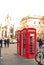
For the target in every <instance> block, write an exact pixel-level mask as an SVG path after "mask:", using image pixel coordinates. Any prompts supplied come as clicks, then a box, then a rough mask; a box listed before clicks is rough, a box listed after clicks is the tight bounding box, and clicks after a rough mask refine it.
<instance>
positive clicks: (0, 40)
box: [0, 39, 2, 47]
mask: <svg viewBox="0 0 44 65" xmlns="http://www.w3.org/2000/svg"><path fill="white" fill-rule="evenodd" d="M0 46H1V47H2V39H0Z"/></svg>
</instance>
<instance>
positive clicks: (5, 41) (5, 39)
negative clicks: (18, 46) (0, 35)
mask: <svg viewBox="0 0 44 65" xmlns="http://www.w3.org/2000/svg"><path fill="white" fill-rule="evenodd" d="M4 46H5V47H6V38H5V39H4Z"/></svg>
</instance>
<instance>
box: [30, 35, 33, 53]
mask: <svg viewBox="0 0 44 65" xmlns="http://www.w3.org/2000/svg"><path fill="white" fill-rule="evenodd" d="M33 53H34V34H30V54H33Z"/></svg>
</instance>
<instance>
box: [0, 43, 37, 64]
mask: <svg viewBox="0 0 44 65" xmlns="http://www.w3.org/2000/svg"><path fill="white" fill-rule="evenodd" d="M1 56H2V59H0V65H37V62H36V61H35V59H26V58H24V57H22V56H20V55H18V54H17V44H10V46H9V48H8V47H4V46H3V48H2V49H1Z"/></svg>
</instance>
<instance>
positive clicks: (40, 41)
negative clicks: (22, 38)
mask: <svg viewBox="0 0 44 65" xmlns="http://www.w3.org/2000/svg"><path fill="white" fill-rule="evenodd" d="M38 42H39V47H40V48H41V46H42V45H43V43H42V40H41V38H40V39H39V41H38Z"/></svg>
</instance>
